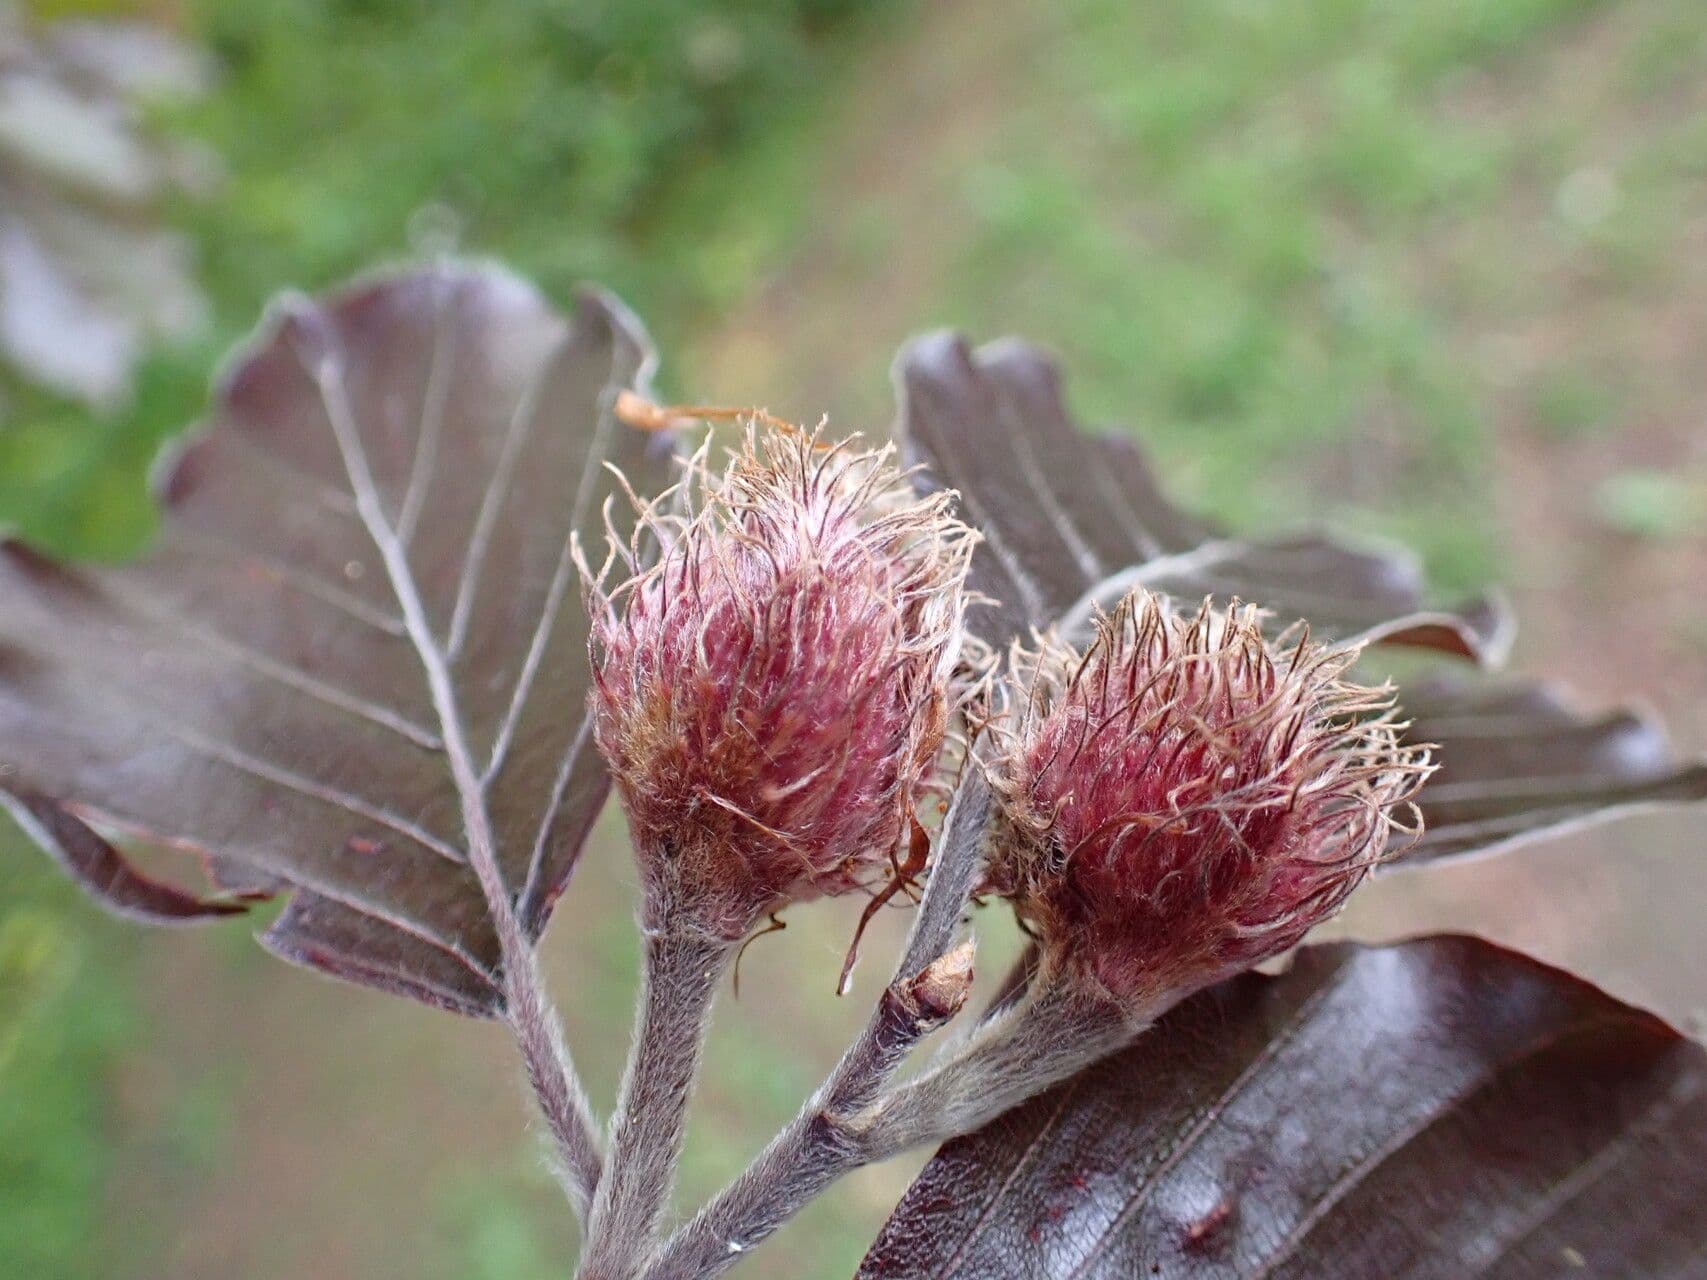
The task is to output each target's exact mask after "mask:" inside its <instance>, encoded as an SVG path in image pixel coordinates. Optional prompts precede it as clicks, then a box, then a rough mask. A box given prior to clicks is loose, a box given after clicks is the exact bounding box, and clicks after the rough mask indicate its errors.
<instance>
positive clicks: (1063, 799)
mask: <svg viewBox="0 0 1707 1280" xmlns="http://www.w3.org/2000/svg"><path fill="white" fill-rule="evenodd" d="M1261 624H1262V617H1261V614H1260V613H1259V612H1258V611H1257V610H1256V609H1254V608H1251V607H1249V606H1245V607H1241V606H1240V605H1238V603H1237V602H1234V603H1233V605H1232V606H1231V607H1230V608H1228V609H1227V610H1226V611H1225V612H1218V611H1216V610H1215V609H1214V608H1212V607H1211V605H1210V602H1208V601H1205V602H1204V604H1203V606H1202V608H1200V609H1199V610H1198V611H1197V612H1196V613H1195V614H1180V613H1176V612H1174V611H1173V610H1172V609H1171V608H1170V607H1169V606H1168V605H1167V604H1166V603H1165V602H1164V601H1163V600H1161V599H1159V598H1157V597H1154V596H1151V595H1150V594H1148V593H1146V592H1143V591H1139V592H1135V593H1134V594H1133V595H1131V596H1128V597H1127V598H1126V599H1125V600H1124V601H1122V603H1121V604H1120V605H1119V606H1118V607H1117V608H1116V610H1115V612H1114V613H1113V614H1112V615H1109V616H1106V617H1103V618H1101V619H1099V621H1098V626H1097V633H1096V637H1095V639H1094V641H1093V642H1092V644H1091V645H1090V647H1089V648H1088V650H1087V651H1086V652H1085V653H1084V654H1082V655H1080V654H1076V653H1073V652H1071V651H1069V650H1066V649H1063V648H1061V647H1059V646H1058V645H1055V644H1054V643H1052V642H1047V641H1046V642H1042V643H1040V645H1039V646H1038V647H1037V648H1035V649H1033V650H1029V651H1028V650H1023V649H1021V650H1016V652H1015V654H1014V655H1013V661H1012V669H1013V671H1014V680H1015V685H1016V689H1015V701H1016V707H1015V710H1014V717H1015V719H1014V723H1012V724H1011V725H1010V726H1009V731H1008V733H1009V737H1008V741H1007V744H1006V749H1005V751H1004V752H1003V753H1002V759H1001V762H1000V765H999V766H998V769H997V783H998V789H999V792H1000V795H1001V803H1002V819H1001V825H1000V830H999V832H998V836H997V838H996V839H995V840H994V841H993V842H992V858H991V872H990V887H991V889H992V890H993V891H995V892H997V893H1000V894H1003V895H1005V896H1010V897H1012V898H1013V899H1014V900H1015V903H1016V905H1017V907H1018V909H1019V911H1020V913H1021V915H1022V918H1024V919H1025V920H1026V922H1027V923H1028V924H1029V925H1030V926H1031V927H1032V928H1033V929H1034V930H1035V931H1036V932H1038V933H1039V934H1040V935H1041V936H1042V938H1043V939H1044V942H1045V945H1046V948H1051V949H1052V951H1053V954H1054V956H1055V957H1056V958H1057V959H1058V960H1060V961H1061V962H1062V963H1063V964H1064V965H1065V966H1067V967H1068V968H1070V969H1072V970H1073V971H1075V972H1076V973H1077V974H1078V975H1079V976H1081V977H1083V978H1085V979H1086V980H1088V981H1090V982H1092V983H1094V984H1095V985H1097V986H1099V987H1101V988H1102V989H1104V990H1106V991H1109V992H1111V993H1113V994H1115V995H1117V996H1118V997H1120V998H1121V999H1125V1000H1139V1001H1143V1000H1149V999H1154V998H1156V997H1158V996H1160V995H1165V994H1168V993H1177V992H1178V991H1179V990H1180V989H1182V988H1191V987H1194V986H1196V985H1201V984H1202V983H1203V982H1205V981H1210V980H1213V979H1214V978H1215V977H1218V976H1221V975H1222V974H1225V973H1228V972H1233V971H1236V970H1238V969H1242V968H1245V967H1248V966H1250V965H1252V964H1255V963H1257V962H1259V961H1261V960H1262V959H1264V958H1266V957H1267V956H1270V955H1273V954H1276V953H1278V952H1280V951H1283V950H1285V949H1286V948H1288V947H1290V946H1292V945H1293V944H1294V943H1296V942H1297V941H1298V940H1299V938H1301V937H1302V936H1303V934H1304V933H1305V932H1306V931H1307V930H1308V929H1309V928H1310V927H1312V926H1313V925H1314V924H1316V923H1318V922H1319V921H1321V920H1323V919H1325V918H1326V917H1327V916H1329V915H1331V914H1332V913H1333V912H1334V911H1336V910H1337V909H1338V908H1339V906H1340V905H1341V904H1342V903H1343V902H1344V900H1345V897H1346V895H1347V894H1349V893H1350V892H1351V890H1352V889H1353V888H1355V887H1356V886H1357V884H1358V883H1359V882H1360V881H1361V880H1362V879H1363V877H1364V876H1365V875H1366V874H1367V873H1368V871H1369V870H1370V868H1371V867H1372V866H1374V865H1375V864H1376V862H1377V861H1379V860H1380V858H1381V857H1382V856H1383V854H1384V851H1385V850H1386V849H1387V846H1388V843H1389V839H1390V836H1391V834H1392V832H1393V831H1394V829H1395V828H1396V827H1397V826H1399V824H1400V819H1401V817H1402V816H1403V815H1404V814H1405V813H1406V812H1407V811H1408V809H1409V806H1408V803H1407V802H1408V801H1409V798H1410V797H1411V795H1412V794H1413V793H1414V792H1415V790H1416V788H1417V786H1418V785H1420V783H1421V782H1422V780H1423V779H1424V778H1425V777H1426V776H1427V773H1428V768H1429V766H1428V764H1427V756H1426V752H1425V751H1423V750H1420V749H1417V748H1413V747H1407V746H1404V745H1402V744H1401V742H1400V738H1399V731H1400V729H1401V727H1402V726H1399V725H1396V724H1395V723H1394V719H1393V707H1392V700H1391V697H1390V694H1389V691H1388V690H1386V689H1382V688H1369V687H1366V686H1362V685H1359V684H1356V683H1353V682H1352V681H1350V680H1348V679H1347V678H1346V674H1347V671H1348V669H1349V668H1350V666H1351V665H1352V663H1353V662H1354V661H1355V660H1356V657H1357V654H1356V652H1355V651H1354V650H1350V649H1346V648H1331V647H1323V646H1318V645H1315V644H1312V643H1311V642H1310V641H1309V639H1308V636H1307V635H1303V636H1301V637H1300V638H1298V639H1296V640H1295V641H1294V642H1292V643H1290V644H1288V645H1286V646H1285V647H1281V646H1278V645H1276V644H1271V643H1270V642H1269V641H1268V640H1267V639H1266V638H1265V636H1264V634H1263V630H1262V625H1261Z"/></svg>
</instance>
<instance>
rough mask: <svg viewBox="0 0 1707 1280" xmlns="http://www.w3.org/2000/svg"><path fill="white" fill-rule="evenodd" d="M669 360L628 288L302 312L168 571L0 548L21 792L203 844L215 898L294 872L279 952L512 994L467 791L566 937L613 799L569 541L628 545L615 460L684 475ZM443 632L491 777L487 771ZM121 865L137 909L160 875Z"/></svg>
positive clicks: (143, 831)
mask: <svg viewBox="0 0 1707 1280" xmlns="http://www.w3.org/2000/svg"><path fill="white" fill-rule="evenodd" d="M652 366H653V356H652V353H651V349H650V346H649V344H648V342H647V339H646V338H645V335H644V333H643V332H642V330H641V329H640V327H639V325H638V323H637V322H636V321H635V320H634V319H633V318H632V316H630V315H629V314H628V312H627V311H626V309H624V308H623V307H622V306H621V304H620V303H618V302H616V301H615V300H614V299H612V298H609V297H606V296H604V295H600V294H594V293H589V294H586V295H584V296H583V297H582V298H581V299H580V300H579V302H578V305H577V307H576V309H575V311H574V313H573V315H572V316H571V317H569V318H567V319H566V318H564V317H562V316H560V315H558V314H557V313H555V312H554V311H553V310H552V309H551V308H550V307H549V306H548V304H546V303H545V302H544V301H543V299H541V298H540V297H539V295H538V294H537V293H535V292H534V290H533V289H532V288H531V287H530V286H528V285H526V284H524V283H522V282H521V281H520V280H518V279H516V278H515V277H513V276H511V275H509V274H507V273H505V272H503V271H501V270H499V269H496V268H492V267H475V266H462V265H451V264H445V265H439V266H436V267H432V268H427V269H421V270H417V271H411V272H405V273H401V274H397V275H393V276H388V277H380V278H376V279H374V280H371V281H368V282H365V283H358V284H356V285H354V286H351V287H349V288H347V289H344V290H342V291H340V292H337V293H335V294H333V295H331V296H330V297H329V298H327V299H326V300H325V301H324V302H314V301H310V300H307V299H295V300H290V301H287V302H285V303H283V304H281V305H279V306H278V307H276V308H275V310H274V312H273V313H272V315H271V316H270V318H269V320H268V322H266V323H265V324H264V325H263V327H262V332H261V334H260V336H259V337H258V338H257V339H256V340H255V341H254V342H253V343H252V344H251V346H250V347H249V348H247V349H246V351H245V352H244V353H243V354H242V355H240V357H239V358H238V359H237V361H236V362H235V363H234V364H233V366H232V367H231V370H230V372H229V374H228V375H227V377H226V378H225V379H224V380H223V382H222V384H221V386H220V389H219V393H218V395H217V397H216V402H215V408H214V411H213V413H212V415H211V421H210V422H209V424H208V426H207V427H206V428H205V429H204V430H203V431H202V432H200V433H198V435H197V436H196V437H195V438H193V439H192V440H190V441H189V442H188V443H187V444H186V445H185V446H184V447H183V448H182V449H181V450H179V451H178V453H177V454H176V456H175V457H174V458H172V459H171V460H170V464H169V465H168V466H167V467H166V468H164V469H163V472H162V476H161V481H160V484H159V494H160V501H161V503H162V506H163V509H164V510H163V516H164V519H163V531H162V535H161V537H160V539H159V542H158V544H157V546H156V548H155V549H154V550H153V551H152V552H151V553H150V555H149V556H148V557H146V558H145V559H143V560H141V561H139V562H137V563H134V564H129V565H123V566H118V567H113V568H82V567H75V568H74V567H66V566H61V565H57V564H53V563H51V562H49V561H47V560H45V559H43V558H42V557H40V556H38V555H36V554H35V553H34V552H31V551H30V550H29V549H28V548H25V547H22V546H20V545H18V544H16V543H9V544H6V545H5V546H4V548H0V676H3V677H4V679H3V680H0V783H3V785H4V787H5V788H6V790H7V791H8V792H10V793H11V794H12V795H13V796H14V797H16V800H15V801H14V807H15V806H16V805H18V804H23V805H29V806H31V807H32V808H33V809H39V807H40V806H41V805H43V804H49V805H51V806H52V807H53V808H55V809H56V810H57V814H56V816H55V817H54V819H53V823H52V825H53V826H54V827H55V829H57V830H59V831H60V832H61V834H62V837H63V836H64V833H65V832H67V831H71V832H72V838H71V841H70V843H72V844H73V845H75V846H77V847H78V848H82V849H85V851H89V850H93V849H94V848H95V846H93V845H90V844H89V843H88V842H89V841H90V840H99V837H98V836H97V835H96V834H95V831H96V830H100V831H104V832H107V833H109V834H111V833H121V834H125V835H130V836H135V837H138V838H140V839H142V840H143V841H145V842H149V843H154V844H161V845H167V846H172V847H176V848H182V849H188V850H191V851H193V852H196V853H198V854H199V855H200V856H201V857H202V860H203V863H204V865H205V867H206V869H207V870H208V872H209V875H210V878H211V879H212V880H213V881H214V883H215V885H216V886H219V887H221V888H223V889H225V890H227V891H228V892H227V893H226V895H224V896H215V897H212V898H208V899H201V900H200V901H201V902H202V903H203V905H204V906H205V908H206V910H208V911H227V910H229V909H231V907H232V905H233V902H234V899H236V898H240V897H253V896H258V895H260V894H263V893H269V892H279V891H286V892H292V893H293V895H294V896H293V899H292V901H291V903H290V904H289V905H288V906H287V907H286V910H285V911H284V913H283V914H282V915H281V916H280V917H279V918H278V920H277V921H275V922H274V924H273V925H272V927H271V928H270V929H269V930H268V932H267V934H266V935H265V936H264V938H263V941H264V942H265V943H266V945H268V946H269V947H270V948H271V949H272V950H274V951H276V952H278V953H279V954H281V955H283V956H285V957H286V958H288V959H292V960H295V961H297V962H300V963H305V964H308V965H311V966H313V967H316V968H320V969H322V970H325V971H327V972H331V973H335V974H338V975H340V976H346V977H353V978H355V979H357V980H359V981H363V982H366V983H368V984H370V985H376V986H380V987H384V988H387V989H390V990H395V991H400V992H403V993H405V994H410V995H413V996H416V997H417V998H421V999H425V1000H427V1001H428V1002H429V1003H433V1004H437V1005H441V1006H443V1007H447V1008H452V1009H457V1010H459V1011H462V1012H467V1013H485V1014H490V1013H494V1012H496V1011H497V1009H498V1004H499V995H498V983H497V980H496V972H497V949H496V944H495V940H494V937H493V933H492V928H491V922H490V920H489V918H488V916H487V912H486V907H485V902H484V899H483V897H482V894H481V891H480V888H479V885H478V883H477V882H476V879H475V877H474V875H473V873H472V871H471V870H470V868H469V866H468V859H467V855H466V853H465V850H464V845H465V841H466V837H465V835H464V820H463V818H464V809H463V803H462V802H463V800H464V799H465V798H467V797H465V796H464V794H463V792H465V791H469V792H478V794H477V795H475V796H474V797H473V799H474V800H475V801H476V802H477V804H478V805H479V806H480V807H481V808H482V809H483V811H484V812H485V813H487V814H488V815H489V817H490V822H491V825H492V828H493V831H494V835H495V838H496V843H497V846H498V848H497V852H498V857H499V860H500V863H501V866H502V870H503V873H504V878H505V881H506V883H507V885H508V886H509V888H510V891H511V896H512V898H513V900H514V902H515V906H516V910H517V912H518V914H519V916H520V917H521V920H522V922H523V924H524V926H525V927H526V929H527V930H528V932H529V933H530V934H533V935H537V934H538V932H539V930H540V929H542V928H543V926H544V923H545V919H546V917H547V916H548V915H549V912H550V909H551V906H552V904H553V902H554V900H555V897H556V895H557V894H558V893H559V892H560V891H561V890H562V888H563V885H564V884H565V883H566V881H567V878H568V876H569V873H570V871H571V870H572V867H573V864H574V860H575V857H576V856H577V854H578V853H579V850H580V847H581V844H582V842H583V840H584V837H585V835H586V832H587V829H588V828H589V826H590V824H591V822H592V820H593V819H594V817H596V815H597V812H598V809H599V808H600V806H601V805H602V803H603V799H604V795H605V791H606V789H607V782H606V779H605V776H604V771H603V767H602V764H601V763H600V762H599V760H598V756H597V752H596V751H593V750H592V749H591V743H590V735H589V732H588V725H587V720H586V714H585V698H586V689H587V683H588V679H589V673H588V666H587V663H588V659H587V654H586V624H585V620H584V617H583V615H582V613H581V610H580V609H579V607H578V601H577V598H576V590H575V573H574V567H573V563H572V559H571V556H570V550H569V545H570V536H571V534H572V533H579V534H580V536H582V537H583V538H595V539H596V538H597V537H598V536H599V534H600V532H601V529H602V507H603V505H604V502H605V500H606V499H607V498H609V497H611V496H612V495H613V494H615V493H616V492H617V488H618V486H617V482H616V480H615V479H614V478H613V477H612V476H611V475H610V474H609V472H608V470H607V468H606V465H605V464H606V463H613V464H615V465H617V466H619V467H621V469H622V470H623V471H624V472H625V474H627V475H628V477H629V479H630V480H631V481H632V482H633V483H634V485H635V487H636V488H637V489H638V490H639V491H640V492H642V493H644V492H649V491H656V490H657V489H659V488H661V487H662V486H663V485H664V484H666V483H668V481H669V480H670V479H671V475H670V471H671V462H670V458H671V441H670V440H669V439H667V438H664V437H659V436H654V435H647V434H645V433H641V432H637V431H634V430H632V429H631V428H629V427H626V426H624V425H622V424H621V423H619V422H617V421H616V420H615V418H614V416H613V415H612V412H611V408H612V404H613V402H614V399H615V396H616V394H617V392H619V391H621V390H623V389H628V388H633V389H637V390H641V391H644V390H645V382H646V379H647V378H648V377H649V375H650V372H651V369H652ZM364 503H365V505H364ZM616 510H617V511H618V513H619V514H622V513H625V511H626V503H624V502H620V501H619V502H618V503H617V504H616ZM388 550H389V552H390V553H392V554H391V556H390V558H389V559H388V556H387V551H388ZM399 574H401V578H399V576H398V575H399ZM399 582H401V583H402V584H403V586H404V587H405V588H406V590H404V591H399V589H398V583H399ZM404 595H407V596H409V597H410V600H411V601H412V602H413V604H414V605H415V606H416V613H417V614H418V617H417V619H416V620H417V621H418V622H420V623H421V624H422V625H421V626H420V627H417V628H415V629H414V630H413V632H412V629H411V626H410V625H409V620H408V619H407V618H406V617H405V616H404V615H405V613H406V612H407V610H406V609H405V608H404V601H403V600H402V599H401V597H402V596H404ZM424 647H427V648H431V649H433V650H434V651H435V653H436V655H437V656H438V657H439V658H440V659H442V664H443V667H444V669H445V670H446V672H447V673H448V684H449V688H450V692H451V694H452V696H453V699H454V704H455V719H456V724H455V728H456V730H457V736H458V738H459V739H460V740H462V741H463V742H464V744H465V746H466V749H467V750H466V755H467V756H468V757H469V760H470V763H471V764H472V766H473V767H474V769H475V770H477V771H478V774H479V777H478V780H477V781H476V782H474V783H471V784H470V785H469V786H465V787H463V788H461V789H460V790H459V788H458V786H457V784H456V780H455V779H454V778H453V776H452V771H451V769H450V768H449V763H448V760H447V752H446V737H447V734H446V724H445V718H444V714H443V713H444V708H443V707H441V706H438V705H436V704H435V699H434V697H433V694H432V690H431V688H430V687H429V681H428V680H427V678H426V675H425V671H424V669H423V668H424V664H423V661H422V657H423V654H422V652H421V650H422V649H423V648H424ZM76 827H82V828H84V829H85V831H86V832H87V838H84V837H82V836H78V835H77V834H76V833H75V828H76ZM59 843H60V844H61V845H64V844H66V843H67V841H66V839H64V838H62V839H61V840H60V841H59ZM102 844H103V846H104V847H105V848H106V849H107V850H108V851H109V852H111V846H110V845H104V842H102ZM61 852H62V856H61V860H62V861H64V860H65V859H64V857H63V851H61ZM114 856H116V854H114ZM132 870H133V871H134V869H132ZM135 874H140V873H135ZM82 879H83V880H84V883H85V885H86V886H88V887H90V888H92V889H94V890H95V891H96V892H97V894H98V896H100V895H101V888H102V886H101V884H100V883H97V882H95V881H92V879H91V877H90V876H88V875H85V876H83V877H82ZM97 879H98V877H97ZM108 883H110V884H112V885H114V886H117V887H119V888H120V889H121V890H122V891H123V892H122V893H121V894H120V899H119V900H118V901H116V902H115V901H114V894H113V893H112V892H108V893H106V894H105V895H104V896H105V897H106V898H107V899H108V901H109V903H110V904H112V905H117V906H120V907H124V906H127V905H129V906H130V907H131V908H132V913H133V914H137V913H138V912H137V910H136V902H135V900H136V899H137V897H138V893H137V886H136V883H135V881H134V878H133V879H126V877H125V876H123V875H117V876H109V877H108ZM144 896H146V895H144ZM126 899H129V901H128V902H127V901H126ZM188 900H190V901H195V900H196V899H194V898H193V897H192V898H190V899H188ZM167 905H168V907H170V906H171V905H172V904H171V903H170V902H168V903H167ZM186 913H189V912H188V911H187V909H186Z"/></svg>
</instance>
